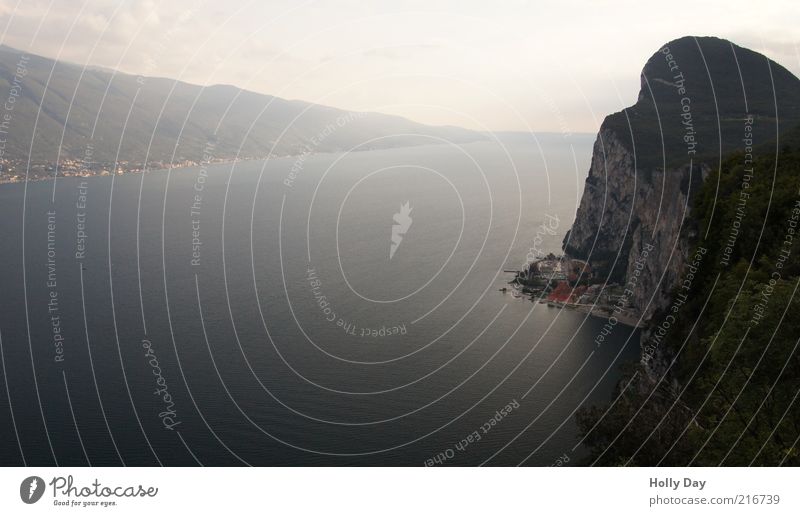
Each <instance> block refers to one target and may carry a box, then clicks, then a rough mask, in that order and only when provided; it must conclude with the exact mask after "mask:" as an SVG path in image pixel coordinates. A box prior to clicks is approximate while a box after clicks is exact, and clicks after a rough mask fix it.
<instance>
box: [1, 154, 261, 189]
mask: <svg viewBox="0 0 800 516" xmlns="http://www.w3.org/2000/svg"><path fill="white" fill-rule="evenodd" d="M244 160H245V158H239V159H236V160H234V159H223V158H215V159H211V160H210V161H208V162H201V161H194V160H189V159H185V160H181V161H174V162H172V163H168V162H164V161H150V162H147V163H146V164H145V163H136V162H132V161H119V162H117V163H116V164H115V163H113V162H109V163H103V162H92V163H88V164H87V163H86V162H85V161H84V160H81V159H64V160H62V161H60V162H59V163H58V164H56V163H55V162H32V163H31V164H30V171H29V172H28V181H44V180H47V179H53V175H54V174H55V173H56V170H57V171H58V173H57V176H58V177H93V176H110V175H113V174H117V175H122V174H141V173H142V172H143V171H145V170H165V169H167V168H185V167H199V166H203V165H207V164H213V163H230V162H233V161H244ZM115 165H116V166H115ZM27 167H28V162H27V160H23V159H0V184H6V183H20V182H22V181H25V169H26V168H27Z"/></svg>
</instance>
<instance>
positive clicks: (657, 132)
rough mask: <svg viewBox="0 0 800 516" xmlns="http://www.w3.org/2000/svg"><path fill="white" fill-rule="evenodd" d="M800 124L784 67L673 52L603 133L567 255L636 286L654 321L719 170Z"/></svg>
mask: <svg viewBox="0 0 800 516" xmlns="http://www.w3.org/2000/svg"><path fill="white" fill-rule="evenodd" d="M798 122H800V81H798V79H797V78H796V77H794V76H793V75H792V74H791V73H790V72H789V71H787V70H786V69H785V68H783V67H782V66H780V65H779V64H777V63H775V62H773V61H771V60H769V59H768V58H766V57H765V56H763V55H761V54H758V53H756V52H753V51H751V50H748V49H745V48H742V47H739V46H737V45H734V44H733V43H731V42H729V41H726V40H722V39H718V38H710V37H684V38H681V39H677V40H675V41H671V42H669V43H667V44H666V45H664V46H663V47H662V48H661V49H659V50H658V51H657V52H656V53H655V54H653V56H652V57H651V58H650V59H649V60H648V61H647V63H646V64H645V66H644V69H643V70H642V73H641V89H640V92H639V97H638V100H637V102H636V104H634V105H633V106H631V107H629V108H626V109H624V110H623V111H621V112H619V113H615V114H612V115H610V116H608V117H607V118H606V119H605V120H604V122H603V124H602V126H601V128H600V131H599V134H598V135H597V140H596V142H595V145H594V152H593V155H592V162H591V166H590V169H589V175H588V177H587V179H586V184H585V188H584V192H583V197H582V198H581V202H580V205H579V208H578V211H577V213H576V218H575V222H574V224H573V226H572V229H571V230H570V231H569V232H568V234H567V235H566V237H565V238H564V243H563V247H564V251H565V252H566V253H567V254H569V255H570V256H573V257H576V258H580V259H585V260H587V261H589V263H591V264H592V267H593V269H594V272H595V276H597V277H599V278H600V279H602V280H606V279H607V280H608V281H609V283H619V284H623V285H627V287H628V298H629V301H630V303H631V305H632V306H633V307H634V308H635V309H636V310H637V311H639V312H640V313H642V314H644V316H645V319H649V318H651V317H652V316H653V315H654V314H655V313H657V312H658V311H660V310H662V309H664V308H665V307H666V306H667V304H668V303H669V302H670V298H671V293H672V291H673V289H674V288H675V286H676V284H677V282H678V281H679V280H680V278H681V276H682V274H683V272H684V267H685V265H686V263H687V256H688V254H689V252H690V250H691V247H692V246H693V245H695V243H696V242H695V238H694V237H695V236H696V235H695V233H696V228H695V226H694V224H693V223H692V219H691V217H689V215H690V212H691V206H692V201H693V196H694V194H695V192H697V191H698V187H699V186H700V185H701V183H702V181H703V180H704V179H705V178H706V177H707V175H708V172H709V170H711V168H712V167H718V166H719V164H720V162H721V159H722V158H723V156H724V155H726V154H729V153H731V152H735V151H737V150H738V151H742V152H744V153H745V155H746V153H747V152H748V149H752V146H753V145H758V144H760V143H764V142H766V141H769V140H773V139H775V138H776V137H777V136H778V134H779V133H780V131H781V130H782V129H783V128H784V127H786V128H788V127H792V126H794V125H796V124H797V123H798ZM750 152H752V150H750Z"/></svg>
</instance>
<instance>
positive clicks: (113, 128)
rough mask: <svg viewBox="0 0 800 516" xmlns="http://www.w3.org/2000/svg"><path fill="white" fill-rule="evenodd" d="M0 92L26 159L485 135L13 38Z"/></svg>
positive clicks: (11, 151)
mask: <svg viewBox="0 0 800 516" xmlns="http://www.w3.org/2000/svg"><path fill="white" fill-rule="evenodd" d="M0 94H2V98H3V99H4V100H5V99H6V98H8V96H13V97H14V101H13V107H12V108H11V109H10V110H9V109H5V110H4V113H5V114H8V115H10V120H8V121H7V124H6V125H7V129H8V130H7V131H6V134H4V136H5V137H6V140H7V141H6V142H5V147H4V149H3V153H2V157H3V158H7V159H27V156H28V154H29V151H30V155H31V158H32V159H33V160H34V161H40V162H54V161H56V159H57V157H58V156H59V148H60V149H61V153H60V158H61V159H65V158H72V159H84V158H85V157H86V156H87V155H88V154H91V158H92V160H93V161H96V162H113V161H114V160H115V158H116V156H117V152H118V150H119V160H120V161H133V162H143V161H145V159H146V160H147V161H169V160H170V159H171V158H172V156H173V151H174V153H175V154H174V156H175V160H176V161H182V160H184V159H188V160H192V161H200V160H201V159H202V158H203V157H204V151H208V154H210V156H209V157H213V158H222V159H225V158H233V157H236V156H239V157H242V158H252V157H266V156H267V155H270V154H272V155H292V154H301V153H304V152H316V151H319V152H327V151H338V150H345V149H351V148H356V147H357V146H358V147H357V149H358V150H364V149H374V148H386V147H400V146H408V145H419V144H424V143H434V142H437V141H441V140H440V139H444V140H449V141H453V142H456V143H464V142H469V141H476V140H481V139H484V138H485V137H484V136H483V135H482V134H480V133H477V132H473V131H468V130H465V129H460V128H456V127H446V126H443V127H434V126H427V125H424V124H419V123H416V122H413V121H410V120H407V119H405V118H402V117H397V116H390V115H384V114H379V113H355V112H348V111H344V110H340V109H335V108H332V107H327V106H322V105H317V104H311V103H308V102H302V101H297V100H286V99H282V98H278V97H273V96H270V95H262V94H259V93H254V92H252V91H247V90H243V89H240V88H237V87H234V86H227V85H215V86H207V87H205V86H198V85H194V84H188V83H185V82H181V81H175V80H172V79H164V78H155V77H137V76H134V75H128V74H124V73H119V72H114V71H111V70H107V69H101V68H96V67H87V68H85V69H84V67H82V66H79V65H76V64H72V63H67V62H61V61H54V60H52V59H48V58H45V57H41V56H36V55H30V54H24V53H23V52H21V51H19V50H15V49H13V48H10V47H6V46H0ZM17 94H18V95H17ZM37 116H38V120H37ZM34 124H35V127H36V129H35V135H34ZM95 124H96V125H95ZM123 135H124V137H123ZM34 136H35V138H34ZM87 147H88V148H89V150H88V151H87Z"/></svg>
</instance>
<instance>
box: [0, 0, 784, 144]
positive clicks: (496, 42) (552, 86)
mask: <svg viewBox="0 0 800 516" xmlns="http://www.w3.org/2000/svg"><path fill="white" fill-rule="evenodd" d="M799 21H800V2H798V1H797V0H786V1H784V0H775V1H766V2H759V3H754V2H752V1H738V0H726V1H708V2H701V1H694V2H647V1H641V0H640V1H627V0H621V1H615V2H613V4H611V3H607V2H575V1H572V0H556V1H553V0H550V1H523V0H508V1H502V0H497V1H491V2H489V1H477V0H460V1H457V0H426V1H421V0H409V1H403V0H394V1H391V0H374V1H364V0H362V1H356V0H338V1H306V0H285V1H284V0H252V1H251V0H226V1H225V2H222V1H219V0H213V1H206V0H163V1H161V0H123V1H119V0H117V1H113V0H0V31H2V32H0V42H2V43H3V44H6V45H10V46H12V47H15V48H18V49H20V50H25V51H28V52H31V53H35V54H40V55H44V56H47V57H51V58H58V59H63V60H67V61H72V62H75V63H78V64H81V65H90V66H102V67H108V68H114V69H118V70H120V71H124V72H128V73H133V74H141V75H146V76H161V77H169V78H173V79H180V80H183V81H186V82H191V83H197V84H233V85H235V86H239V87H241V88H245V89H248V90H253V91H257V92H260V93H266V94H270V95H276V96H279V97H284V98H289V99H302V100H305V101H309V102H315V103H320V104H327V105H331V106H335V107H339V108H344V109H351V110H357V111H379V112H384V113H391V114H396V115H401V116H405V117H408V118H411V119H413V120H417V121H419V122H424V123H429V124H434V125H457V126H462V127H468V128H471V129H478V130H490V131H504V130H509V131H511V130H513V131H553V132H562V133H578V132H595V131H596V130H597V128H598V127H599V125H600V123H601V122H602V120H603V117H604V116H605V115H606V114H608V113H611V112H615V111H619V110H620V109H622V108H624V107H626V106H628V105H630V104H632V103H634V102H635V100H636V95H637V92H638V89H639V72H640V71H641V68H642V66H643V65H644V63H645V61H646V60H647V59H648V57H650V55H652V54H653V53H655V52H656V51H657V50H658V49H659V48H660V47H661V46H663V44H665V43H666V42H668V41H670V40H672V39H676V38H678V37H681V36H685V35H696V36H718V37H723V38H726V39H730V40H731V41H733V42H734V43H736V44H739V45H741V46H745V47H748V48H751V49H753V50H756V51H759V52H762V53H764V54H765V55H767V56H768V57H770V58H772V59H774V60H776V61H777V62H779V63H781V64H782V65H784V66H785V67H787V68H788V69H789V70H791V71H792V72H793V73H794V74H795V75H800V23H798V22H799Z"/></svg>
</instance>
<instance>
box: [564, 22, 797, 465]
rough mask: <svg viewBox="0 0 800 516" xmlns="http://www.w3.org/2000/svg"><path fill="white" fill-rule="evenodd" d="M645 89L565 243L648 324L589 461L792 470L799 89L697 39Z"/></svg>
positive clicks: (664, 59) (774, 70)
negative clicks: (619, 289) (620, 288)
mask: <svg viewBox="0 0 800 516" xmlns="http://www.w3.org/2000/svg"><path fill="white" fill-rule="evenodd" d="M670 68H673V69H670ZM679 73H682V74H683V75H682V76H678V77H677V78H676V75H677V74H679ZM681 79H683V80H684V83H679V82H678V81H680V80H681ZM641 82H642V91H641V92H640V95H639V99H638V101H637V103H636V104H635V105H634V106H632V107H630V108H628V109H626V110H624V111H622V112H620V113H615V114H613V115H611V116H609V117H608V118H606V120H605V121H604V123H603V125H602V127H601V130H600V133H599V135H598V138H597V141H596V143H595V147H594V154H593V157H592V164H591V169H590V172H589V178H588V179H587V182H586V188H585V192H584V195H583V198H582V199H581V203H580V208H579V210H578V213H577V218H576V221H575V224H574V225H573V228H572V230H571V231H570V234H569V235H567V237H566V238H565V241H564V247H565V249H566V250H567V251H568V252H569V253H570V254H573V255H577V256H582V257H585V258H587V259H588V260H589V261H590V262H591V263H592V264H594V265H596V267H595V269H594V272H595V273H596V274H597V275H598V276H599V277H597V278H594V279H593V281H605V280H607V279H608V280H611V281H616V282H619V283H622V284H624V285H625V287H626V289H627V291H626V294H625V295H626V296H628V297H629V299H628V301H629V302H630V304H632V305H633V306H634V307H635V308H636V309H637V310H638V311H639V312H640V313H641V314H642V315H643V316H644V317H645V319H646V320H648V321H649V323H648V324H647V325H646V327H645V328H644V329H643V330H642V331H641V334H640V346H641V354H640V360H639V361H638V362H637V363H631V364H626V365H624V367H623V377H622V378H621V379H620V381H619V384H618V387H617V392H615V393H614V395H613V399H614V401H613V403H611V404H609V405H607V406H594V407H582V408H581V409H580V410H579V411H578V413H577V414H576V421H577V424H578V427H579V429H580V433H581V435H582V439H581V440H582V442H583V443H584V445H585V446H586V449H587V452H588V454H587V457H586V458H585V463H586V464H592V465H599V466H623V465H625V466H627V465H631V466H687V465H690V466H691V465H694V466H720V465H724V466H752V465H758V466H781V465H786V466H798V465H800V453H798V448H797V445H798V439H797V435H798V428H800V406H799V405H798V404H797V403H796V400H797V396H798V391H797V386H798V384H800V356H798V353H797V350H798V343H799V342H800V341H798V337H800V319H798V318H797V317H793V314H797V313H798V311H800V297H798V296H797V289H798V286H800V260H798V259H797V255H798V253H800V239H798V238H796V234H797V231H798V226H800V116H798V106H800V87H799V86H800V81H798V79H797V78H796V77H794V76H793V75H792V74H790V73H789V72H788V71H786V70H785V69H784V68H783V67H781V66H780V65H778V64H776V63H774V62H773V61H770V60H769V59H767V58H766V57H764V56H762V55H760V54H758V53H756V52H753V51H750V50H747V49H744V48H741V47H738V46H736V45H734V44H732V43H730V42H728V41H724V40H720V39H716V38H699V37H698V38H694V37H688V38H681V39H678V40H675V41H672V42H670V43H668V44H666V45H665V46H664V47H663V48H662V49H661V50H659V51H658V52H656V54H654V55H653V57H652V58H650V60H648V62H647V64H646V65H645V67H644V70H643V71H642V81H641ZM684 87H685V88H686V89H685V91H682V88H684ZM685 99H689V100H685ZM686 105H688V106H690V107H689V108H688V109H687V108H684V106H686ZM686 113H688V114H686ZM684 121H686V122H687V123H683V122H684ZM689 122H691V124H689ZM662 135H663V138H662ZM691 151H694V152H691Z"/></svg>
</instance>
